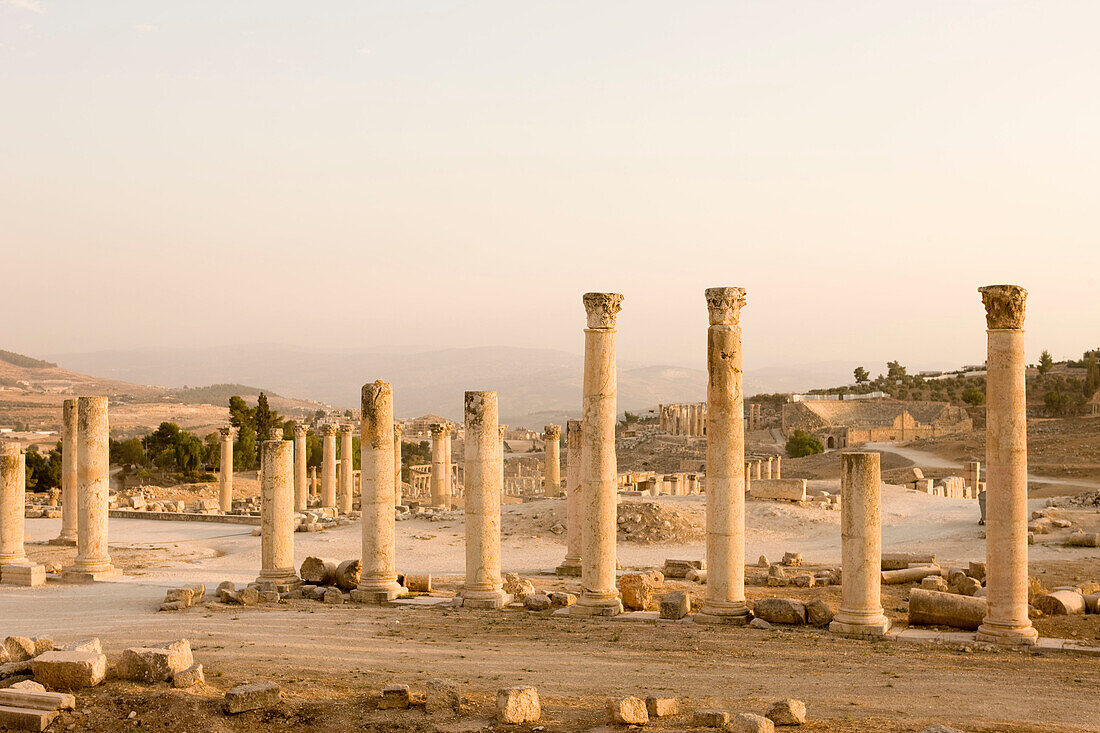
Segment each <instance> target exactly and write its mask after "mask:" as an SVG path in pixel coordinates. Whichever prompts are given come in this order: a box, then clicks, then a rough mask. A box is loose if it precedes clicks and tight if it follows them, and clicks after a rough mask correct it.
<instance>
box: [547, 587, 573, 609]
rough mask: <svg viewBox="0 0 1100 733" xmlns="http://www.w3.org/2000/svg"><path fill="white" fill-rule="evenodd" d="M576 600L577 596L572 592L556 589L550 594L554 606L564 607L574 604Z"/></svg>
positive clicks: (551, 603)
mask: <svg viewBox="0 0 1100 733" xmlns="http://www.w3.org/2000/svg"><path fill="white" fill-rule="evenodd" d="M576 602H577V597H576V596H575V595H573V594H572V593H564V592H562V591H555V592H553V593H551V594H550V605H551V606H553V607H554V608H564V607H566V606H572V605H573V604H574V603H576Z"/></svg>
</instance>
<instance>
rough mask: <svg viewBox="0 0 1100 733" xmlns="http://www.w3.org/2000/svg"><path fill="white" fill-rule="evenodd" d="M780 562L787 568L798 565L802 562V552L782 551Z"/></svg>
mask: <svg viewBox="0 0 1100 733" xmlns="http://www.w3.org/2000/svg"><path fill="white" fill-rule="evenodd" d="M780 562H781V563H782V564H783V565H785V566H787V567H789V568H793V567H798V566H799V565H801V564H802V553H801V552H784V553H783V559H782V560H781V561H780Z"/></svg>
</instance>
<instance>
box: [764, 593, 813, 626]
mask: <svg viewBox="0 0 1100 733" xmlns="http://www.w3.org/2000/svg"><path fill="white" fill-rule="evenodd" d="M752 612H753V615H754V616H756V617H757V618H762V619H764V620H765V621H767V622H768V623H773V624H804V623H806V605H805V604H804V603H803V602H802V601H800V600H798V599H797V598H759V599H757V600H756V602H755V603H753V604H752Z"/></svg>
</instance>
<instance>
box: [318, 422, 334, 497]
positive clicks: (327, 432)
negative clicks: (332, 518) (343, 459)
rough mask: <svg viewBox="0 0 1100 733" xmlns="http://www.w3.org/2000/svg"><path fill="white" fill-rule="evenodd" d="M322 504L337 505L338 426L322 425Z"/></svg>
mask: <svg viewBox="0 0 1100 733" xmlns="http://www.w3.org/2000/svg"><path fill="white" fill-rule="evenodd" d="M321 506H323V507H333V508H335V507H336V426H335V425H333V424H331V423H325V424H324V425H322V426H321Z"/></svg>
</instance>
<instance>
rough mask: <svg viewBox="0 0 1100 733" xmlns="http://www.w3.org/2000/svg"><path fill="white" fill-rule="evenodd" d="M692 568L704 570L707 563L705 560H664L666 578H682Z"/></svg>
mask: <svg viewBox="0 0 1100 733" xmlns="http://www.w3.org/2000/svg"><path fill="white" fill-rule="evenodd" d="M692 568H695V569H696V570H706V569H707V563H706V561H705V560H665V567H664V574H665V577H666V578H684V577H686V576H687V571H689V570H691V569H692Z"/></svg>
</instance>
